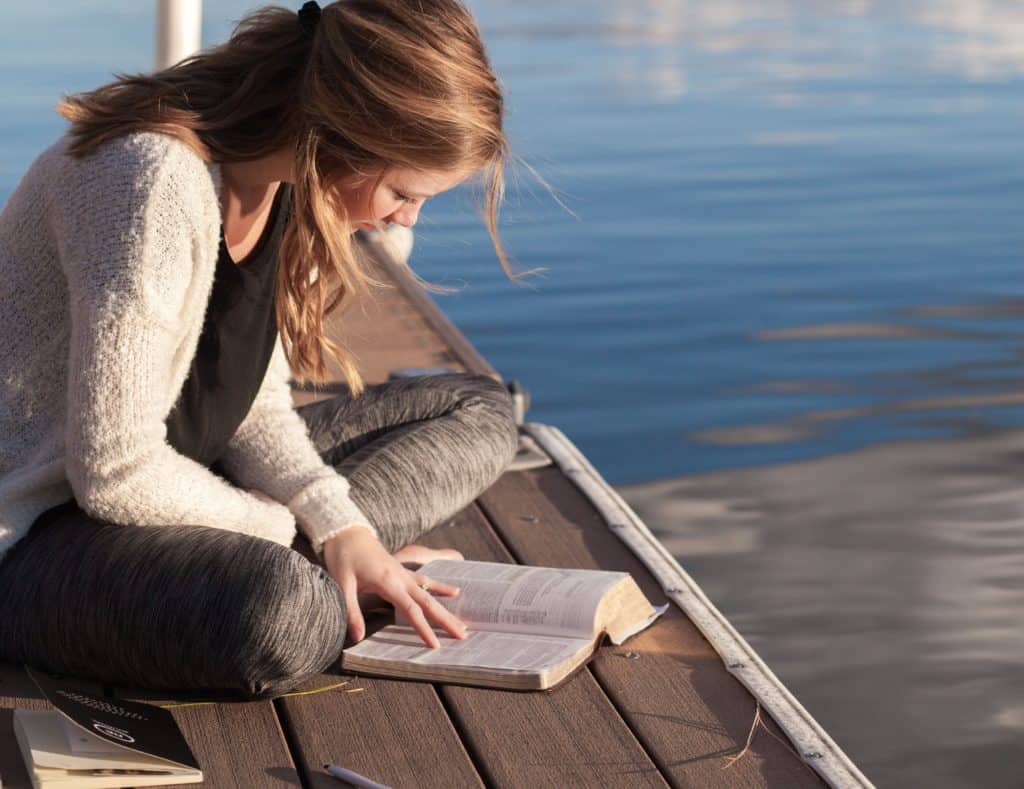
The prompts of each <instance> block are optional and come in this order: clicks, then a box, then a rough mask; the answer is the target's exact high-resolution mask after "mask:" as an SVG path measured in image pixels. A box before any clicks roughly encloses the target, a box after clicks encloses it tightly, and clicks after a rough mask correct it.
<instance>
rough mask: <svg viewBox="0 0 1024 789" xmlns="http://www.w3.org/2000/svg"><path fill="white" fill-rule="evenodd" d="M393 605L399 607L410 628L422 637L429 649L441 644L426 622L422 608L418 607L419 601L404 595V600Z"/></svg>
mask: <svg viewBox="0 0 1024 789" xmlns="http://www.w3.org/2000/svg"><path fill="white" fill-rule="evenodd" d="M395 605H396V607H400V608H401V611H402V613H403V614H405V618H406V620H407V621H408V622H409V624H410V625H411V626H412V629H413V630H415V631H416V632H417V633H418V634H419V637H420V638H422V639H423V643H425V644H426V645H427V646H428V647H430V648H431V649H437V648H438V647H440V646H441V642H440V641H438V640H437V633H435V632H434V629H433V628H432V627H431V626H430V625H429V624H428V623H427V618H426V617H425V616H424V615H423V610H422V609H421V608H420V605H419V603H417V602H416V601H415V600H414V599H413V598H412V597H410V596H409V595H406V598H405V600H403V601H402V602H401V603H396V604H395Z"/></svg>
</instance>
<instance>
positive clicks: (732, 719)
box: [479, 468, 822, 787]
mask: <svg viewBox="0 0 1024 789" xmlns="http://www.w3.org/2000/svg"><path fill="white" fill-rule="evenodd" d="M479 501H480V506H481V507H482V509H483V510H484V512H485V513H486V514H487V517H488V518H489V520H490V521H491V522H492V523H493V524H494V526H495V529H496V531H497V532H498V533H499V535H500V536H501V538H502V539H503V540H504V541H505V542H506V544H508V545H509V547H510V549H511V550H512V551H513V553H514V554H515V555H516V558H517V559H519V560H521V561H523V562H525V563H527V564H544V565H551V566H558V567H588V568H603V569H608V570H623V571H626V572H629V573H631V574H632V575H633V577H634V578H635V579H636V580H637V582H638V583H639V585H640V587H641V588H642V589H643V591H644V593H645V594H646V595H647V596H648V598H649V599H650V600H651V601H652V602H655V603H659V602H664V600H665V598H664V594H663V593H662V591H661V587H660V585H659V584H658V582H657V580H656V579H655V578H654V577H653V576H652V575H651V574H650V573H649V572H648V571H647V569H646V568H645V567H644V566H643V564H641V562H640V561H639V560H638V559H637V558H636V557H635V556H634V555H633V554H632V553H631V552H630V551H629V550H628V549H627V548H626V547H625V546H624V545H623V544H622V543H621V542H620V541H619V540H618V538H616V537H615V535H614V534H612V533H611V532H610V530H609V529H608V528H607V526H606V525H605V523H604V519H603V518H602V517H601V515H600V513H599V512H598V511H597V510H596V509H595V508H594V507H593V506H592V505H591V504H590V502H589V500H588V499H587V498H586V497H585V496H584V495H583V494H582V493H581V492H580V491H579V489H578V488H576V486H575V485H574V484H573V483H572V482H571V481H570V480H569V479H567V478H566V477H565V475H564V474H563V473H562V472H561V471H560V470H559V469H557V468H546V469H536V470H532V471H525V472H516V473H514V474H505V475H503V476H502V477H501V479H499V480H498V482H497V483H496V484H495V485H494V486H492V487H491V489H490V490H488V491H487V492H485V493H484V494H483V496H481V498H480V500H479ZM630 653H632V654H630ZM634 656H635V657H634ZM591 670H592V671H593V673H594V675H595V676H596V677H597V679H598V680H599V681H600V683H601V686H602V688H604V690H605V692H606V693H607V694H608V698H609V699H610V700H611V702H612V703H613V704H614V705H615V707H616V708H617V709H618V710H619V712H620V713H621V714H622V716H623V717H624V718H625V720H626V721H627V722H628V724H629V726H630V727H631V728H632V729H633V731H635V732H636V733H637V736H638V737H639V738H640V741H641V742H642V743H643V744H644V747H645V748H646V749H647V751H648V753H650V754H652V757H653V758H654V760H655V762H656V763H657V764H658V766H659V767H660V768H661V769H662V770H663V771H664V772H665V773H666V774H667V775H668V776H669V777H670V780H671V781H672V782H673V783H674V784H677V785H683V786H685V785H694V786H707V787H712V786H722V787H740V786H743V787H746V786H750V787H755V786H780V787H800V786H821V785H822V783H821V779H820V778H819V777H818V775H817V773H815V772H814V771H813V770H812V769H811V768H810V767H808V766H807V765H806V764H804V763H803V761H802V760H800V759H799V758H798V757H797V756H796V755H795V754H794V752H793V751H792V746H791V744H790V743H789V741H788V739H787V738H786V736H785V734H783V733H782V731H781V729H779V727H778V726H777V725H776V724H775V723H774V721H771V719H770V718H769V717H768V715H767V713H765V712H763V711H762V713H761V717H762V719H763V720H764V721H765V723H766V725H765V726H763V727H762V726H758V727H757V728H756V729H754V737H753V740H752V741H751V745H750V748H749V749H748V750H747V751H746V752H745V754H744V755H743V756H742V758H740V759H738V760H736V761H735V762H733V761H732V758H731V757H733V756H735V755H737V754H738V753H740V751H741V750H742V749H743V747H744V745H745V743H746V742H747V738H748V735H749V734H750V731H751V727H752V724H753V722H754V718H755V714H756V713H757V705H756V702H755V700H754V698H753V697H752V696H751V695H750V693H749V692H748V691H747V690H746V688H744V687H743V686H742V685H741V684H740V683H739V682H738V681H737V680H736V679H735V678H734V677H733V676H732V675H731V674H729V673H728V672H727V671H726V669H725V667H724V665H722V662H721V659H720V658H719V657H718V654H717V653H716V652H715V651H714V649H713V648H712V647H711V645H710V644H709V643H708V642H707V640H706V639H705V638H704V637H703V635H702V634H701V633H700V632H699V631H698V630H697V629H696V627H694V625H693V623H692V622H690V620H689V619H688V618H687V617H686V616H685V614H683V612H682V611H681V610H680V609H678V608H677V607H676V606H674V605H673V606H672V607H671V608H670V609H669V611H668V612H667V613H666V614H665V616H664V617H662V619H660V620H659V621H658V622H657V623H656V624H655V625H654V626H653V627H651V628H650V629H649V630H647V631H645V632H643V633H641V634H639V635H637V636H636V637H634V638H633V639H631V640H630V641H629V642H627V644H625V645H623V646H622V647H615V646H612V645H606V646H604V647H603V648H602V649H601V650H600V652H599V654H598V656H597V657H596V658H595V660H594V661H593V663H592V664H591Z"/></svg>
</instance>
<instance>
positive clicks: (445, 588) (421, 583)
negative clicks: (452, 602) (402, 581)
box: [412, 573, 462, 597]
mask: <svg viewBox="0 0 1024 789" xmlns="http://www.w3.org/2000/svg"><path fill="white" fill-rule="evenodd" d="M412 578H413V580H414V581H415V582H416V586H418V587H419V588H420V589H422V590H423V591H424V592H429V593H430V594H436V595H440V596H441V597H455V595H457V594H459V592H460V591H462V590H461V589H459V587H457V586H453V585H452V584H446V583H445V582H444V581H435V580H434V579H433V578H429V577H427V576H426V575H423V573H413V574H412Z"/></svg>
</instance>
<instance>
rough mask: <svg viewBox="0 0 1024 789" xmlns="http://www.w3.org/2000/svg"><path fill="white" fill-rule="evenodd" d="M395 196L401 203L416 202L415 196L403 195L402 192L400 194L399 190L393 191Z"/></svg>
mask: <svg viewBox="0 0 1024 789" xmlns="http://www.w3.org/2000/svg"><path fill="white" fill-rule="evenodd" d="M395 197H397V198H398V199H399V200H401V201H402V202H403V203H415V202H416V199H415V198H413V197H409V196H408V195H404V194H402V193H401V192H398V191H396V192H395Z"/></svg>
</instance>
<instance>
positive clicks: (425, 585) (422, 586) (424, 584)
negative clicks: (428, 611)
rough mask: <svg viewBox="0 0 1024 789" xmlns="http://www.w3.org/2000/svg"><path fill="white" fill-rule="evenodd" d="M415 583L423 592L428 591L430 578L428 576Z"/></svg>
mask: <svg viewBox="0 0 1024 789" xmlns="http://www.w3.org/2000/svg"><path fill="white" fill-rule="evenodd" d="M416 585H417V586H418V587H419V588H420V589H422V590H423V591H424V592H429V591H430V579H429V578H424V579H423V580H422V581H420V582H419V583H418V584H416Z"/></svg>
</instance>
